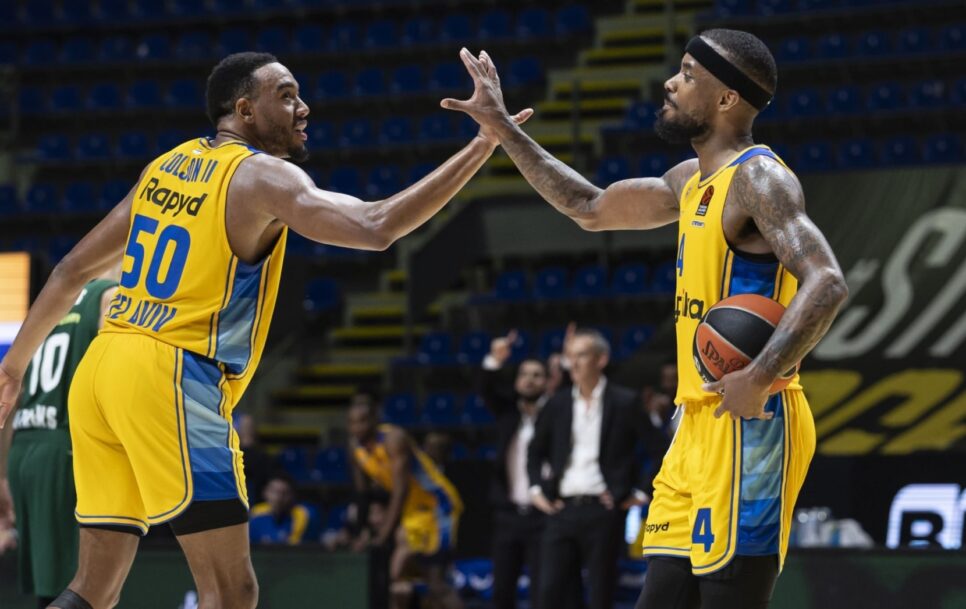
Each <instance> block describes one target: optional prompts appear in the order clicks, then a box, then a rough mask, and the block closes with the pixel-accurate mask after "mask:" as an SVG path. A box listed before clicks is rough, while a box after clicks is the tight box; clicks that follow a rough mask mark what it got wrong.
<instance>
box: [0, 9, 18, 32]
mask: <svg viewBox="0 0 966 609" xmlns="http://www.w3.org/2000/svg"><path fill="white" fill-rule="evenodd" d="M19 9H20V7H19V6H18V5H17V4H15V3H13V2H3V3H0V31H2V30H12V29H14V28H15V27H17V26H18V25H19V24H18V23H17V20H18V14H17V13H18V12H19Z"/></svg>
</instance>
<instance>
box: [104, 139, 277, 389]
mask: <svg viewBox="0 0 966 609" xmlns="http://www.w3.org/2000/svg"><path fill="white" fill-rule="evenodd" d="M253 154H259V151H258V150H256V149H254V148H251V147H249V146H247V145H245V144H244V143H242V142H236V141H232V142H225V143H223V144H221V145H219V146H217V147H213V146H212V145H211V144H210V143H209V142H208V140H205V139H195V140H190V141H188V142H185V143H184V144H181V145H180V146H178V147H176V148H174V149H173V150H170V151H168V152H166V153H165V154H163V155H161V156H159V157H158V158H157V159H155V160H154V161H152V162H151V164H150V165H148V167H147V169H146V170H145V172H144V175H143V176H142V178H141V180H140V181H139V183H138V184H137V188H136V190H135V192H134V201H133V203H132V205H131V229H130V232H129V234H128V241H127V247H126V250H125V253H124V254H125V255H124V267H123V275H122V276H121V282H120V287H119V289H118V293H117V296H115V298H114V300H113V301H112V302H111V306H110V308H109V310H108V314H107V321H106V323H105V326H104V329H103V332H116V333H117V332H120V333H137V334H144V335H147V336H150V337H152V338H155V339H157V340H159V341H162V342H164V343H167V344H169V345H172V346H174V347H180V348H182V349H184V350H185V351H189V352H191V353H194V354H196V355H199V356H201V357H203V358H207V359H210V360H212V361H213V362H215V363H216V364H217V365H218V367H219V368H220V369H221V371H222V372H223V373H224V375H225V379H226V382H227V384H228V385H229V386H230V389H231V391H230V392H229V395H230V396H231V402H232V403H231V406H234V404H235V403H237V402H238V399H239V398H240V397H241V395H242V393H243V392H244V390H245V388H246V387H247V386H248V382H249V381H250V380H251V375H252V372H254V370H255V368H256V367H257V365H258V361H259V359H260V357H261V354H262V349H263V347H264V344H265V337H266V335H267V334H268V327H269V323H270V322H271V317H272V312H273V310H274V308H275V299H276V296H277V293H278V282H279V278H280V276H281V271H282V260H283V258H284V253H285V240H286V236H287V229H283V232H282V234H281V236H280V237H279V239H278V241H277V242H276V244H275V247H274V249H273V250H272V251H271V252H270V253H269V254H268V255H267V256H266V257H265V258H264V259H263V260H262V261H260V262H259V263H257V264H246V263H244V262H242V261H241V260H239V259H238V257H237V256H235V255H234V254H233V253H232V250H231V247H230V245H229V242H228V234H227V229H226V218H225V211H226V202H227V195H228V185H229V183H230V182H231V178H232V176H233V175H234V173H235V171H236V170H237V169H238V166H239V165H240V164H241V163H242V161H244V160H245V159H247V158H248V157H250V156H252V155H253Z"/></svg>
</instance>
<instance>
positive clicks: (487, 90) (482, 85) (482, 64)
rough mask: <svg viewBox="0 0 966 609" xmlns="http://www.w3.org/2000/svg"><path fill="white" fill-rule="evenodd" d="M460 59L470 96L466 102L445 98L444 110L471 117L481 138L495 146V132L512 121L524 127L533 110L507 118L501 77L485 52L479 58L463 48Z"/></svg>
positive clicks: (508, 115) (442, 103)
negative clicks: (469, 83)
mask: <svg viewBox="0 0 966 609" xmlns="http://www.w3.org/2000/svg"><path fill="white" fill-rule="evenodd" d="M460 59H462V60H463V65H465V66H466V70H467V72H469V73H470V77H471V78H472V79H473V95H472V96H471V97H470V98H469V99H466V100H459V99H453V98H451V97H448V98H446V99H444V100H443V101H441V102H440V105H441V106H442V107H444V108H446V109H447V110H458V111H460V112H465V113H467V114H469V115H470V116H472V117H473V120H475V121H476V122H477V123H479V124H480V135H479V137H481V138H482V139H484V140H486V141H488V142H491V143H493V144H494V145H498V144H499V143H500V142H499V138H498V137H497V129H498V128H499V127H500V125H501V124H503V125H505V124H507V123H508V122H509V121H513V122H514V123H516V124H517V125H520V124H523V123H524V122H526V121H527V119H528V118H530V117H531V116H533V109H532V108H525V109H523V110H521V111H520V112H518V113H517V114H515V115H513V116H512V117H511V116H510V113H509V112H507V109H506V104H504V103H503V90H502V89H501V88H500V75H499V74H497V71H496V66H495V65H493V60H492V59H490V56H489V55H488V54H487V52H486V51H480V55H479V57H474V56H473V54H472V53H470V52H469V51H468V50H467V49H466V48H463V49H461V50H460Z"/></svg>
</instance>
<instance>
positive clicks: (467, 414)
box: [461, 393, 496, 425]
mask: <svg viewBox="0 0 966 609" xmlns="http://www.w3.org/2000/svg"><path fill="white" fill-rule="evenodd" d="M461 418H462V422H463V423H464V424H466V425H492V424H493V423H495V422H496V421H495V419H494V418H493V413H492V412H490V409H489V408H487V407H486V404H485V403H484V402H483V398H482V397H481V396H479V395H477V394H475V393H470V394H468V395H467V396H466V397H465V398H464V399H463V415H462V417H461Z"/></svg>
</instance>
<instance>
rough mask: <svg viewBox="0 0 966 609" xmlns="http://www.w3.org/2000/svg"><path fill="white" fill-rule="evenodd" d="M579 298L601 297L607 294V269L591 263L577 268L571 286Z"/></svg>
mask: <svg viewBox="0 0 966 609" xmlns="http://www.w3.org/2000/svg"><path fill="white" fill-rule="evenodd" d="M571 290H572V291H573V295H574V296H576V297H577V298H600V297H602V296H606V295H607V269H605V268H604V267H602V266H597V265H589V266H584V267H581V268H579V269H577V272H576V273H574V281H573V285H572V286H571Z"/></svg>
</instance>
